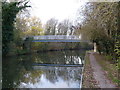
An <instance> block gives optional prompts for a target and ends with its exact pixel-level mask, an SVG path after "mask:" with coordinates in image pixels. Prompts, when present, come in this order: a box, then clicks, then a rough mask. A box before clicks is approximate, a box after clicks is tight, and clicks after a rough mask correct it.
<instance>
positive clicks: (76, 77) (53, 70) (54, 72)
mask: <svg viewBox="0 0 120 90" xmlns="http://www.w3.org/2000/svg"><path fill="white" fill-rule="evenodd" d="M43 67H44V66H42V68H41V67H40V66H38V68H37V70H38V69H39V70H40V71H41V70H43V73H44V75H45V76H46V78H47V79H48V80H49V81H50V82H52V83H55V82H57V81H58V79H59V78H62V79H63V80H65V81H80V77H81V73H82V71H81V70H82V68H81V67H48V68H43Z"/></svg>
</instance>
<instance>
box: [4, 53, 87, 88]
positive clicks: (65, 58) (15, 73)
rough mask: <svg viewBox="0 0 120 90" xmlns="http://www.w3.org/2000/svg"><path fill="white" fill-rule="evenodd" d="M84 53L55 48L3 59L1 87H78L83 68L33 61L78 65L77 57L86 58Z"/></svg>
mask: <svg viewBox="0 0 120 90" xmlns="http://www.w3.org/2000/svg"><path fill="white" fill-rule="evenodd" d="M81 52H82V53H81ZM84 52H85V51H54V52H43V53H39V54H33V55H23V56H17V57H7V58H3V68H2V69H3V72H2V76H3V84H2V87H3V88H14V87H16V88H18V87H19V88H23V87H24V88H33V87H34V88H38V87H39V88H43V87H44V88H46V87H47V88H48V87H49V88H50V87H52V88H53V87H54V88H79V87H80V80H81V78H80V77H81V70H82V67H46V66H33V64H34V63H47V64H78V63H80V62H78V58H80V59H79V60H80V61H81V60H83V57H84ZM46 85H47V86H46Z"/></svg>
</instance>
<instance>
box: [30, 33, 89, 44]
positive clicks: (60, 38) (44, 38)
mask: <svg viewBox="0 0 120 90" xmlns="http://www.w3.org/2000/svg"><path fill="white" fill-rule="evenodd" d="M32 38H33V41H32V42H89V41H84V40H81V36H76V35H41V36H32Z"/></svg>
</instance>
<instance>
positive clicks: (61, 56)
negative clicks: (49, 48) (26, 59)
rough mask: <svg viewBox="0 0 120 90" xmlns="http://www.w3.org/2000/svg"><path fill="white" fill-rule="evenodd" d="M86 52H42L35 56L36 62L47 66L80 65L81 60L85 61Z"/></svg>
mask: <svg viewBox="0 0 120 90" xmlns="http://www.w3.org/2000/svg"><path fill="white" fill-rule="evenodd" d="M84 53H85V51H79V50H76V51H75V50H70V51H69V50H66V51H53V52H42V53H39V54H36V55H34V62H36V63H46V64H79V63H78V62H79V59H81V60H83V59H84V58H83V57H84Z"/></svg>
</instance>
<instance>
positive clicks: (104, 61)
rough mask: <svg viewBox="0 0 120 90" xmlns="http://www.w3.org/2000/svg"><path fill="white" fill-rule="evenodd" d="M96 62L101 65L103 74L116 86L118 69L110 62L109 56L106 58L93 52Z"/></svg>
mask: <svg viewBox="0 0 120 90" xmlns="http://www.w3.org/2000/svg"><path fill="white" fill-rule="evenodd" d="M94 56H95V58H96V60H97V61H98V63H99V64H100V65H101V66H102V69H103V70H104V72H105V75H106V76H107V78H108V79H109V80H111V81H112V82H113V83H114V84H115V85H116V86H118V82H120V80H118V69H117V67H116V65H115V64H111V63H110V59H111V58H106V56H104V55H99V54H94Z"/></svg>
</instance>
